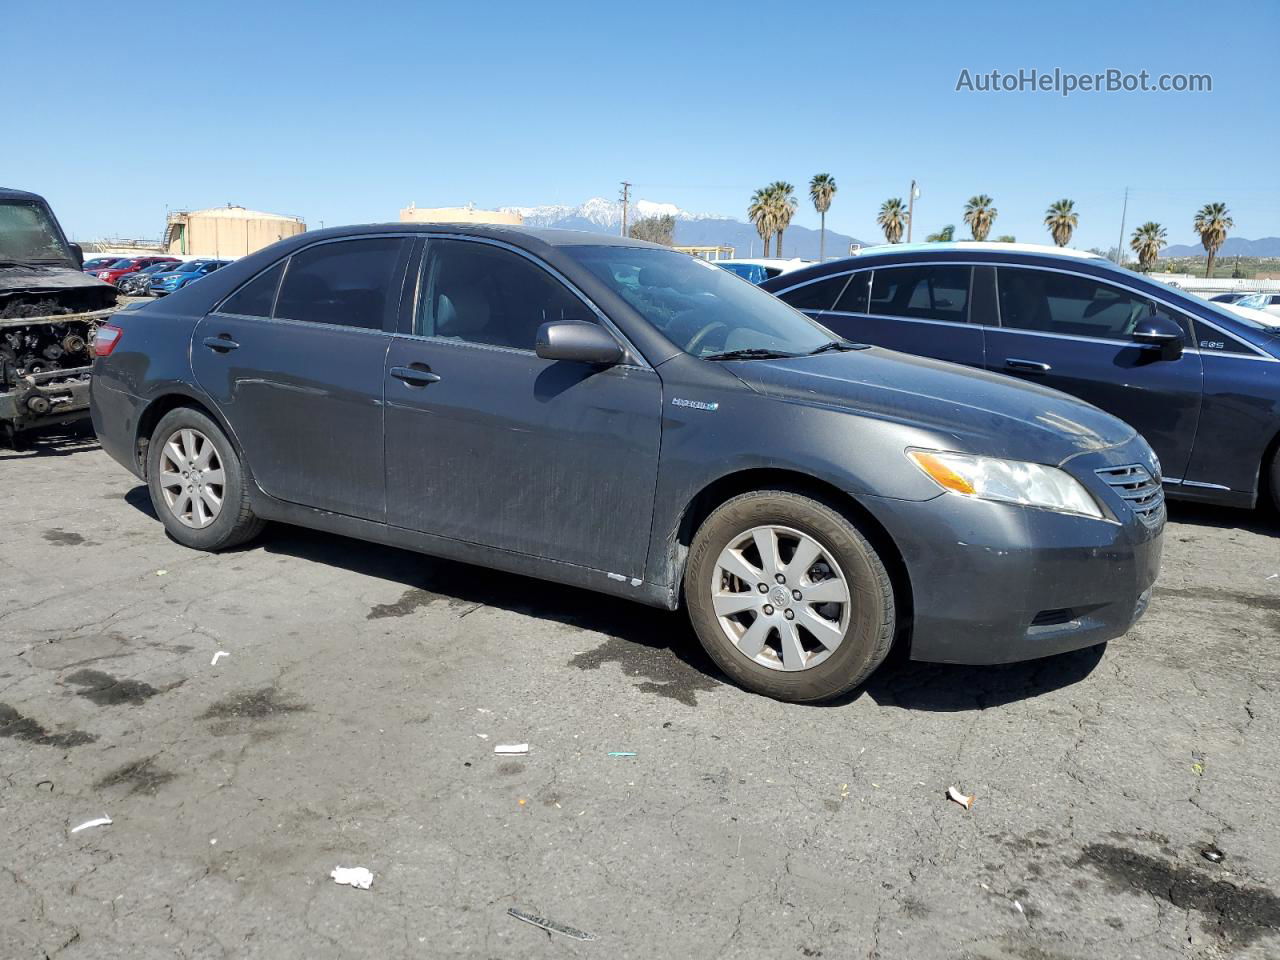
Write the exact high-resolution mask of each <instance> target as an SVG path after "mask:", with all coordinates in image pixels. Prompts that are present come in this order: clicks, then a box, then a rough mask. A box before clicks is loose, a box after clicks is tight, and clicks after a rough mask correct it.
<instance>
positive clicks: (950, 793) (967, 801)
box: [947, 787, 973, 810]
mask: <svg viewBox="0 0 1280 960" xmlns="http://www.w3.org/2000/svg"><path fill="white" fill-rule="evenodd" d="M947 799H948V800H954V801H955V802H956V803H958V804H960V806H962V807H964V808H965V809H966V810H968V809H969V808H970V807H972V806H973V797H966V796H965V795H964V794H963V793H961V792H960V791H959V790H957V789H956V788H955V787H947Z"/></svg>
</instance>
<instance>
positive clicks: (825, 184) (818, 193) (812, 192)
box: [809, 173, 836, 263]
mask: <svg viewBox="0 0 1280 960" xmlns="http://www.w3.org/2000/svg"><path fill="white" fill-rule="evenodd" d="M835 195H836V178H835V177H833V176H832V175H831V174H829V173H819V174H816V175H815V176H814V178H813V179H812V180H810V181H809V199H810V200H812V201H813V209H815V210H817V211H818V216H819V217H821V218H822V226H821V227H820V228H819V229H820V232H819V233H818V262H819V263H822V262H823V261H824V260H826V259H827V211H828V210H830V209H831V198H832V197H834V196H835Z"/></svg>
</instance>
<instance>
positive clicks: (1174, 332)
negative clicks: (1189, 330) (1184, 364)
mask: <svg viewBox="0 0 1280 960" xmlns="http://www.w3.org/2000/svg"><path fill="white" fill-rule="evenodd" d="M1133 340H1134V342H1135V343H1141V344H1143V345H1145V346H1148V347H1156V348H1158V349H1159V350H1160V359H1161V360H1177V359H1179V358H1180V357H1181V356H1182V348H1183V347H1184V346H1185V344H1186V341H1185V339H1184V337H1183V335H1182V327H1180V326H1178V322H1177V321H1176V320H1174V319H1173V318H1172V317H1170V316H1169V315H1168V314H1165V313H1153V314H1151V315H1150V316H1148V317H1143V318H1142V319H1141V320H1139V321H1138V324H1137V326H1135V327H1134V328H1133Z"/></svg>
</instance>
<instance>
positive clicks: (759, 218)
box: [747, 189, 773, 257]
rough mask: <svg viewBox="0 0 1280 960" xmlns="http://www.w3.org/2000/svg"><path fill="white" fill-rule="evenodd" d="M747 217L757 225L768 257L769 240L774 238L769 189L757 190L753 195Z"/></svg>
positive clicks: (757, 230)
mask: <svg viewBox="0 0 1280 960" xmlns="http://www.w3.org/2000/svg"><path fill="white" fill-rule="evenodd" d="M747 217H748V218H749V219H750V220H751V222H752V223H754V224H755V225H756V232H757V233H758V234H760V239H761V240H763V241H764V255H765V256H766V257H768V256H769V242H770V241H771V240H772V239H773V207H772V205H771V204H770V202H769V191H768V189H761V190H757V191H756V192H755V193H753V194H752V195H751V206H749V207H747Z"/></svg>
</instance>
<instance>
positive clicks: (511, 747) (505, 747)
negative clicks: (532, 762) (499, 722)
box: [493, 743, 529, 754]
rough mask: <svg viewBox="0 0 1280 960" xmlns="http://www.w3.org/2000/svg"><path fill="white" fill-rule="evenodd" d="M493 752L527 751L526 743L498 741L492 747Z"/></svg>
mask: <svg viewBox="0 0 1280 960" xmlns="http://www.w3.org/2000/svg"><path fill="white" fill-rule="evenodd" d="M493 752H494V753H508V754H510V753H528V752H529V745H528V744H527V743H500V744H498V745H497V746H496V747H494V748H493Z"/></svg>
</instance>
